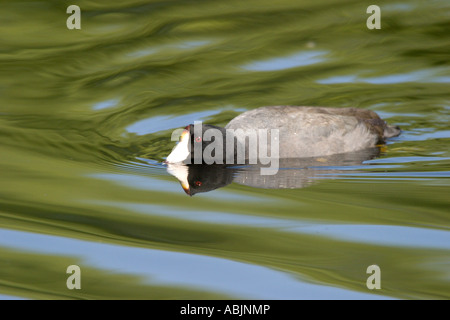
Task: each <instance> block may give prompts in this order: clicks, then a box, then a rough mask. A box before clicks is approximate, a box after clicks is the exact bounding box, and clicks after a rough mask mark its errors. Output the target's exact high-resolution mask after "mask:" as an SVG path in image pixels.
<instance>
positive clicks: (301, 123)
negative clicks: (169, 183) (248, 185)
mask: <svg viewBox="0 0 450 320" xmlns="http://www.w3.org/2000/svg"><path fill="white" fill-rule="evenodd" d="M211 132H212V134H211ZM261 133H263V135H261ZM252 134H254V135H252ZM399 134H400V128H398V127H395V126H391V125H388V124H386V122H385V121H383V120H382V119H381V118H380V117H379V116H378V115H377V114H376V113H375V112H373V111H371V110H364V109H357V108H325V107H300V106H272V107H261V108H257V109H254V110H250V111H246V112H244V113H242V114H240V115H239V116H237V117H235V118H234V119H233V120H231V121H230V122H229V123H228V125H227V126H226V127H225V128H220V127H216V126H211V125H204V124H200V125H198V124H195V125H189V126H187V127H186V128H185V130H184V131H183V133H182V134H181V137H180V141H179V143H178V144H177V145H176V146H175V148H174V149H173V150H172V152H171V153H170V154H169V156H168V157H167V159H166V162H167V163H178V162H184V163H206V164H211V163H219V164H221V163H227V164H231V163H242V162H239V161H240V160H241V159H238V158H242V157H244V158H245V159H246V160H248V159H249V158H252V156H253V155H255V154H257V155H259V160H261V159H262V158H264V157H266V158H270V159H273V158H274V157H276V158H280V159H282V158H305V157H319V156H329V155H333V154H341V153H345V152H353V151H357V150H363V149H366V148H372V147H375V146H376V145H377V144H380V143H384V142H385V139H386V138H390V137H394V136H397V135H399ZM252 137H256V141H257V142H256V144H253V143H252V142H254V141H253V140H252V139H253V138H252ZM262 142H264V145H263V143H262ZM266 142H267V143H266ZM256 146H257V147H256ZM262 146H263V147H264V148H265V149H264V148H262ZM252 148H253V149H254V150H252ZM257 149H258V150H257ZM262 149H264V150H263V152H261V150H262ZM242 150H243V152H244V154H243V153H242V152H241V151H242ZM205 155H207V156H205ZM208 156H209V158H208ZM238 156H239V157H238ZM218 160H219V161H218ZM236 160H237V161H238V162H233V161H236ZM261 163H263V164H267V163H268V162H267V161H266V162H265V163H264V162H263V161H262V160H261Z"/></svg>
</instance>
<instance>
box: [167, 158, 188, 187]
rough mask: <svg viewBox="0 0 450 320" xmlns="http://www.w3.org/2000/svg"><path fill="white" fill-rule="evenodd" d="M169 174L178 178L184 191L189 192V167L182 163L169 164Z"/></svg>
mask: <svg viewBox="0 0 450 320" xmlns="http://www.w3.org/2000/svg"><path fill="white" fill-rule="evenodd" d="M167 172H168V173H170V174H171V175H173V176H174V177H175V178H177V179H178V181H180V184H181V187H182V188H183V190H184V191H186V190H189V181H188V175H189V170H188V166H186V165H184V164H182V163H168V164H167Z"/></svg>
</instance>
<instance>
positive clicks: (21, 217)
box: [0, 0, 450, 299]
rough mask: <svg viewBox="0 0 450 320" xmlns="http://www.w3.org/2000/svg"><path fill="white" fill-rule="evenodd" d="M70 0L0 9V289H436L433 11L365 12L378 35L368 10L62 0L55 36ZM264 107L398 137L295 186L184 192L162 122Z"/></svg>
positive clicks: (441, 121) (134, 294) (444, 271)
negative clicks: (375, 126)
mask: <svg viewBox="0 0 450 320" xmlns="http://www.w3.org/2000/svg"><path fill="white" fill-rule="evenodd" d="M71 4H73V3H72V2H71V1H61V0H54V1H50V0H43V1H32V2H30V1H28V2H25V1H11V0H9V1H1V2H0V6H1V10H0V152H1V153H0V298H34V299H49V298H61V299H72V298H76V299H77V298H81V299H90V298H99V299H109V298H125V299H128V298H150V299H215V298H244V299H254V298H256V299H304V298H342V299H347V298H356V299H376V298H400V299H431V298H432V299H449V298H450V273H449V270H450V268H449V267H450V255H449V254H450V235H449V227H450V219H449V207H450V206H449V205H450V201H449V191H450V187H449V186H450V183H449V177H450V149H449V142H450V140H449V139H450V125H449V120H450V104H449V97H450V91H449V82H450V69H449V48H450V39H449V37H448V34H449V32H450V28H449V25H450V24H449V17H450V14H449V13H450V7H449V5H448V2H447V1H444V0H440V1H404V0H402V1H398V2H392V1H377V3H376V4H377V5H379V6H380V8H381V29H380V30H369V29H368V28H367V27H366V19H367V18H368V17H369V14H367V13H366V9H367V7H368V6H369V5H371V4H375V3H373V2H372V1H356V0H353V1H352V0H351V1H322V0H320V1H318V0H314V1H310V0H305V1H293V0H289V1H276V2H274V1H266V0H258V1H253V0H248V1H234V0H222V1H181V0H180V1H139V0H125V1H120V2H118V3H114V2H111V1H76V4H77V5H79V6H80V8H81V11H82V14H81V29H80V30H68V29H67V27H66V19H67V18H68V17H69V14H67V13H66V8H67V7H68V6H69V5H71ZM264 105H312V106H331V107H358V108H366V109H370V110H373V111H376V112H378V113H379V114H380V115H381V116H382V117H383V118H384V119H386V120H387V122H389V123H391V124H395V125H399V126H400V127H401V128H402V130H403V132H402V135H401V136H399V137H397V138H394V139H392V140H391V141H389V142H388V144H387V145H386V146H385V147H384V148H383V151H382V153H381V155H380V157H378V158H376V159H372V160H369V161H367V162H366V163H365V164H366V165H363V166H357V167H352V168H350V169H351V170H349V171H348V173H345V171H343V172H340V173H339V174H334V175H333V177H332V178H331V179H315V178H314V179H313V180H314V181H313V183H311V184H309V185H308V186H305V187H303V188H295V189H263V188H254V187H251V186H248V185H243V184H239V183H236V182H235V183H232V184H229V185H228V186H226V187H223V188H220V189H217V190H214V191H211V192H208V193H201V194H198V195H195V196H194V197H189V196H187V195H186V194H185V193H184V192H183V190H182V188H181V187H180V184H179V182H178V181H177V179H176V178H175V177H173V176H172V175H170V174H169V173H167V171H166V167H165V166H164V165H163V164H161V162H162V161H163V160H164V158H165V157H166V156H167V155H168V153H169V152H170V150H171V149H172V147H173V146H174V142H172V141H170V137H171V133H172V131H173V130H174V129H175V128H179V127H184V126H186V125H187V124H189V123H193V121H195V120H203V121H204V122H207V123H210V124H215V125H225V124H226V123H227V122H228V121H230V120H231V119H232V118H233V117H234V116H235V115H237V114H239V113H240V112H242V111H244V110H248V109H252V108H256V107H259V106H264ZM72 264H76V265H78V266H80V268H81V270H82V271H81V272H82V273H81V286H82V288H81V290H69V289H68V288H67V287H66V280H67V277H68V276H69V275H68V274H66V268H67V267H68V266H69V265H72ZM373 264H376V265H378V266H379V267H380V269H381V289H379V290H376V289H375V290H369V289H368V288H367V286H366V280H367V278H368V277H369V274H367V273H366V269H367V267H368V266H370V265H373Z"/></svg>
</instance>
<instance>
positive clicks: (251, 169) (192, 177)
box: [167, 148, 380, 196]
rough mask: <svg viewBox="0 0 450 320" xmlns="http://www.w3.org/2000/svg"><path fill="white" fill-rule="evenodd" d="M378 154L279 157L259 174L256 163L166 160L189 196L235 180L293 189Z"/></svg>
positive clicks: (373, 151)
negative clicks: (272, 170)
mask: <svg viewBox="0 0 450 320" xmlns="http://www.w3.org/2000/svg"><path fill="white" fill-rule="evenodd" d="M379 154H380V149H379V148H370V149H365V150H360V151H357V152H347V153H342V154H334V155H331V156H326V157H314V158H298V159H292V158H289V159H279V166H280V167H279V170H278V171H277V173H276V174H274V175H261V170H260V169H261V167H262V166H260V165H240V166H238V165H218V164H212V165H205V164H183V163H176V164H171V163H169V164H167V172H169V173H170V174H171V175H173V176H175V177H176V178H177V179H178V180H179V181H180V184H181V186H182V188H183V190H184V191H185V192H186V194H188V195H190V196H193V195H195V194H197V193H202V192H209V191H212V190H215V189H218V188H222V187H225V186H227V185H229V184H230V183H232V182H234V183H238V184H241V185H246V186H249V187H254V188H263V189H297V188H304V187H308V186H310V185H312V184H314V183H316V182H317V181H318V180H319V179H333V178H336V177H337V176H338V175H339V174H342V173H349V172H357V171H358V170H360V169H359V168H357V167H355V168H353V167H354V166H360V165H363V162H364V161H367V160H370V159H373V158H375V157H377V156H379Z"/></svg>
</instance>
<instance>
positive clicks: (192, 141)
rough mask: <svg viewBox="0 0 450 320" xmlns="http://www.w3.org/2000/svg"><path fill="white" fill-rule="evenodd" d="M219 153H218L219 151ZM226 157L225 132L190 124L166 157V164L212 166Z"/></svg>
mask: <svg viewBox="0 0 450 320" xmlns="http://www.w3.org/2000/svg"><path fill="white" fill-rule="evenodd" d="M219 150H220V151H221V152H220V151H219ZM225 157H226V130H225V129H224V128H221V127H217V126H213V125H209V124H197V123H196V124H195V125H194V124H190V125H188V126H187V127H186V128H184V131H183V132H182V134H181V136H180V141H179V142H178V144H177V145H176V146H175V148H174V149H173V150H172V152H171V153H170V154H169V155H168V156H167V159H166V162H167V163H179V162H184V163H188V164H191V163H192V164H212V163H216V162H215V160H218V158H220V159H221V160H222V161H223V162H222V163H224V162H225V161H224V160H225V159H226V158H225Z"/></svg>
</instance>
